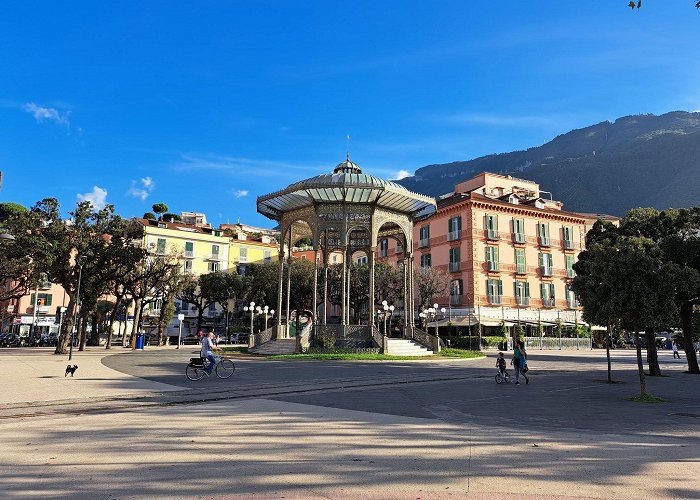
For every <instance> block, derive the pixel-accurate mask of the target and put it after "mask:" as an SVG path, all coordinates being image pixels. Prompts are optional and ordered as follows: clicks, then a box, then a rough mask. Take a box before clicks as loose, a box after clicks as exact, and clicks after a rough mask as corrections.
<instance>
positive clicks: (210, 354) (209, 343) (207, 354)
mask: <svg viewBox="0 0 700 500" xmlns="http://www.w3.org/2000/svg"><path fill="white" fill-rule="evenodd" d="M214 349H216V350H217V351H219V350H220V349H219V347H218V346H216V345H214V332H209V335H207V336H206V337H202V349H201V351H200V353H199V355H200V356H201V357H203V358H207V359H208V360H209V366H208V367H207V375H211V372H212V371H214V368H215V367H216V356H214Z"/></svg>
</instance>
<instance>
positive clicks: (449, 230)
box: [447, 219, 453, 233]
mask: <svg viewBox="0 0 700 500" xmlns="http://www.w3.org/2000/svg"><path fill="white" fill-rule="evenodd" d="M452 220H453V219H449V220H448V221H447V232H448V233H451V232H452Z"/></svg>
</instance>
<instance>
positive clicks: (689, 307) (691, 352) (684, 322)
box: [681, 302, 700, 374]
mask: <svg viewBox="0 0 700 500" xmlns="http://www.w3.org/2000/svg"><path fill="white" fill-rule="evenodd" d="M681 327H682V328H683V349H685V358H686V359H687V360H688V373H694V374H700V368H699V367H698V358H697V356H696V355H695V346H693V303H692V302H686V303H685V304H683V305H682V306H681Z"/></svg>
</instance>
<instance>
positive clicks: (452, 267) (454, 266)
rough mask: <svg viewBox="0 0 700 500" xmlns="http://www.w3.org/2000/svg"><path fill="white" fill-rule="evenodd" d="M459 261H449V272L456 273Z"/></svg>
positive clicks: (458, 268)
mask: <svg viewBox="0 0 700 500" xmlns="http://www.w3.org/2000/svg"><path fill="white" fill-rule="evenodd" d="M459 264H460V263H459V262H450V265H449V269H450V272H451V273H456V272H458V271H459V270H460V267H459Z"/></svg>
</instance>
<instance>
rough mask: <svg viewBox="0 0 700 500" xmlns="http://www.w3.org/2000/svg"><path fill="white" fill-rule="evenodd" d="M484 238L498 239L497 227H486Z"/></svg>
mask: <svg viewBox="0 0 700 500" xmlns="http://www.w3.org/2000/svg"><path fill="white" fill-rule="evenodd" d="M486 238H487V239H489V240H498V239H500V236H499V235H498V230H497V229H487V230H486Z"/></svg>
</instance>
